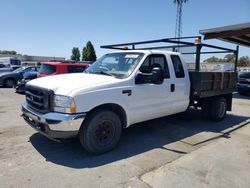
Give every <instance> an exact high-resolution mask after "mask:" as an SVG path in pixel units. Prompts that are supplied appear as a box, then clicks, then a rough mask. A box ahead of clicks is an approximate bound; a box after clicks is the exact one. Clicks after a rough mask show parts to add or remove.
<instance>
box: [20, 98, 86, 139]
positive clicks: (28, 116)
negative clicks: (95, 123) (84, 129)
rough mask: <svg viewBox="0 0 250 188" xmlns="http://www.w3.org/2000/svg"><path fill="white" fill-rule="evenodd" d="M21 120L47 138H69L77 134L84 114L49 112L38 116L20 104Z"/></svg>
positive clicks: (24, 104)
mask: <svg viewBox="0 0 250 188" xmlns="http://www.w3.org/2000/svg"><path fill="white" fill-rule="evenodd" d="M22 113H23V114H22V117H23V119H24V120H25V121H26V122H27V123H28V124H29V125H30V126H31V127H32V128H34V129H35V130H37V131H39V132H40V133H41V134H43V135H45V136H47V137H49V138H70V137H74V136H76V135H77V134H78V131H79V129H80V127H81V124H82V122H83V120H84V118H85V116H86V113H79V114H62V113H56V112H49V113H46V114H40V113H37V112H34V111H33V110H31V109H30V108H29V107H28V106H27V103H26V102H24V103H23V104H22Z"/></svg>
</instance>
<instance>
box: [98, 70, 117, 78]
mask: <svg viewBox="0 0 250 188" xmlns="http://www.w3.org/2000/svg"><path fill="white" fill-rule="evenodd" d="M94 73H96V74H103V75H107V76H112V77H114V75H113V74H110V73H108V72H104V71H99V72H94Z"/></svg>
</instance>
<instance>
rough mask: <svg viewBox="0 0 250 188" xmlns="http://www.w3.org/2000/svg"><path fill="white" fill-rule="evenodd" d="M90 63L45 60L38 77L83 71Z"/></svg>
mask: <svg viewBox="0 0 250 188" xmlns="http://www.w3.org/2000/svg"><path fill="white" fill-rule="evenodd" d="M87 67H89V64H87V63H79V62H75V63H74V62H71V61H64V62H43V63H41V68H40V70H39V73H38V75H37V77H44V76H52V75H57V74H66V73H80V72H83V71H84V70H85V69H86V68H87Z"/></svg>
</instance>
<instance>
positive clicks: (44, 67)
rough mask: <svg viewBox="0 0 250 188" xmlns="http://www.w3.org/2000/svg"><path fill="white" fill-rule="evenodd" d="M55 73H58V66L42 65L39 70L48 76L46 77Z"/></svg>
mask: <svg viewBox="0 0 250 188" xmlns="http://www.w3.org/2000/svg"><path fill="white" fill-rule="evenodd" d="M54 72H56V66H53V65H47V64H42V65H41V68H40V70H39V73H40V74H46V75H48V74H52V73H54Z"/></svg>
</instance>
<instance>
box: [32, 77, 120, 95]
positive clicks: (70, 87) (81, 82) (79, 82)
mask: <svg viewBox="0 0 250 188" xmlns="http://www.w3.org/2000/svg"><path fill="white" fill-rule="evenodd" d="M117 81H119V79H117V78H114V77H111V76H106V75H98V74H85V73H73V74H61V75H55V76H48V77H42V78H37V79H34V80H31V81H30V82H28V85H34V86H37V87H41V88H46V89H50V90H53V91H54V93H56V94H59V95H69V94H70V93H71V92H72V91H74V90H78V89H91V88H95V87H98V86H103V85H105V84H109V83H113V82H117Z"/></svg>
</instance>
